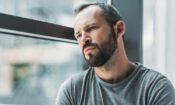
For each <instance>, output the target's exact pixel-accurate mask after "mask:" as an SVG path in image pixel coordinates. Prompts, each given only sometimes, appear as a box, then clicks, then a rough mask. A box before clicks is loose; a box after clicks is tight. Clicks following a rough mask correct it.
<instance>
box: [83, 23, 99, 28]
mask: <svg viewBox="0 0 175 105" xmlns="http://www.w3.org/2000/svg"><path fill="white" fill-rule="evenodd" d="M94 25H97V23H90V24H88V25H86V26H85V28H89V27H91V26H94Z"/></svg>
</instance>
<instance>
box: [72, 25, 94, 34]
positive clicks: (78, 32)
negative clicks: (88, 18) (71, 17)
mask: <svg viewBox="0 0 175 105" xmlns="http://www.w3.org/2000/svg"><path fill="white" fill-rule="evenodd" d="M94 25H97V23H89V24H87V25H86V26H85V27H84V28H83V29H87V28H89V27H91V26H94ZM78 34H80V31H77V32H75V35H78Z"/></svg>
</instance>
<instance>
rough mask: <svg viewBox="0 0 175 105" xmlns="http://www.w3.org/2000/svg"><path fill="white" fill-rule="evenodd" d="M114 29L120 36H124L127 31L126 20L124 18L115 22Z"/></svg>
mask: <svg viewBox="0 0 175 105" xmlns="http://www.w3.org/2000/svg"><path fill="white" fill-rule="evenodd" d="M114 31H115V33H116V34H117V35H118V37H123V35H124V34H125V31H126V26H125V22H124V21H123V20H118V21H117V22H116V23H115V24H114Z"/></svg>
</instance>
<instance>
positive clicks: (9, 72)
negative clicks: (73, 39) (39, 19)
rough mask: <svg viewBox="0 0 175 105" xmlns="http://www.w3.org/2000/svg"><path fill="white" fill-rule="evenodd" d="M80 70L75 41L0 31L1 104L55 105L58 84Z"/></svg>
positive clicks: (79, 53) (78, 51) (80, 62)
mask: <svg viewBox="0 0 175 105" xmlns="http://www.w3.org/2000/svg"><path fill="white" fill-rule="evenodd" d="M81 70H82V55H81V51H80V49H79V47H78V45H76V44H68V43H63V42H56V41H50V40H43V39H36V38H29V37H22V36H15V35H7V34H2V33H0V105H2V104H3V105H4V104H5V105H6V104H7V105H11V104H12V105H54V102H55V98H56V94H57V91H58V88H59V86H60V84H61V83H62V82H63V81H64V80H65V79H66V78H68V77H69V76H70V75H72V74H74V73H77V72H79V71H81Z"/></svg>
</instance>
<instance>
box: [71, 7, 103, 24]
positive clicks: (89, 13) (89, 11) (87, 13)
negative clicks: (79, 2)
mask: <svg viewBox="0 0 175 105" xmlns="http://www.w3.org/2000/svg"><path fill="white" fill-rule="evenodd" d="M101 13H102V9H101V8H100V7H99V6H97V5H91V6H89V7H87V8H85V9H83V10H82V11H80V12H79V13H78V14H77V15H76V16H75V20H74V26H76V24H77V22H79V21H81V20H85V19H88V18H89V19H90V18H93V17H99V16H100V17H101Z"/></svg>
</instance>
